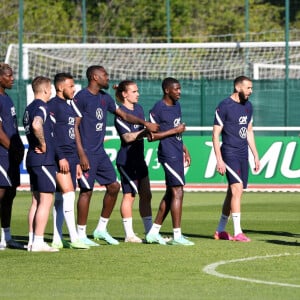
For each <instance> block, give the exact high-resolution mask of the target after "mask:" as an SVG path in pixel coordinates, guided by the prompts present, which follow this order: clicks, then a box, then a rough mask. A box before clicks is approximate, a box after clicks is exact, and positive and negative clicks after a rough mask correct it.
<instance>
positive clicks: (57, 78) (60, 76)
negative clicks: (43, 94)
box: [54, 72, 74, 87]
mask: <svg viewBox="0 0 300 300" xmlns="http://www.w3.org/2000/svg"><path fill="white" fill-rule="evenodd" d="M66 79H74V78H73V76H72V75H71V74H70V73H66V72H61V73H57V74H56V75H55V76H54V86H55V87H56V86H57V84H59V83H61V82H64V81H65V80H66Z"/></svg>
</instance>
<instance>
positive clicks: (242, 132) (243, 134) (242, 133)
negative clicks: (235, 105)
mask: <svg viewBox="0 0 300 300" xmlns="http://www.w3.org/2000/svg"><path fill="white" fill-rule="evenodd" d="M239 134H240V137H241V138H242V139H246V138H247V128H246V127H242V128H241V129H240V131H239Z"/></svg>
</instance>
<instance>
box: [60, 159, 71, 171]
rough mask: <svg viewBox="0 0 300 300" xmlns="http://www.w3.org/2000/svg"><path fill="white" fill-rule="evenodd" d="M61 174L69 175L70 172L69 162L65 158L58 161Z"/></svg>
mask: <svg viewBox="0 0 300 300" xmlns="http://www.w3.org/2000/svg"><path fill="white" fill-rule="evenodd" d="M58 165H59V172H60V173H62V174H67V173H68V172H69V171H70V166H69V162H68V161H67V160H66V159H65V158H63V159H60V160H59V161H58Z"/></svg>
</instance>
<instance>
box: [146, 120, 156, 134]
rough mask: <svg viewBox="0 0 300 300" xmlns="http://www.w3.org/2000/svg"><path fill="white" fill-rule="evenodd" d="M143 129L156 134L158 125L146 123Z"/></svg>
mask: <svg viewBox="0 0 300 300" xmlns="http://www.w3.org/2000/svg"><path fill="white" fill-rule="evenodd" d="M145 127H146V128H147V130H148V131H151V132H157V131H158V130H159V125H158V124H156V123H151V122H146V123H145Z"/></svg>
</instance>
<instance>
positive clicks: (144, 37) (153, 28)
mask: <svg viewBox="0 0 300 300" xmlns="http://www.w3.org/2000/svg"><path fill="white" fill-rule="evenodd" d="M85 2H86V24H87V27H86V28H87V30H86V32H87V36H86V41H87V42H89V43H101V42H166V36H167V26H166V23H167V16H166V1H165V0H102V1H99V0H86V1H85ZM169 2H170V27H171V28H170V29H171V41H172V42H211V41H216V39H217V38H218V39H219V40H218V41H220V39H221V40H222V41H231V40H235V41H237V40H244V39H245V17H244V15H245V1H244V0H222V1H221V0H213V1H212V0H170V1H169ZM0 14H1V18H0V34H1V35H0V42H1V44H7V43H9V42H17V40H18V39H17V38H18V14H19V1H18V0H10V1H5V0H1V1H0ZM23 24H24V41H23V42H24V43H33V42H42V43H45V42H49V43H59V42H62V43H64V42H69V43H71V42H81V41H82V0H24V22H23ZM284 24H285V1H284V0H249V38H250V40H253V39H255V40H256V41H267V40H274V39H275V38H276V39H278V35H279V37H281V38H283V37H284ZM290 29H291V33H292V34H293V32H294V31H298V30H299V29H300V5H299V0H290Z"/></svg>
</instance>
